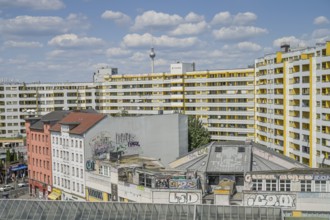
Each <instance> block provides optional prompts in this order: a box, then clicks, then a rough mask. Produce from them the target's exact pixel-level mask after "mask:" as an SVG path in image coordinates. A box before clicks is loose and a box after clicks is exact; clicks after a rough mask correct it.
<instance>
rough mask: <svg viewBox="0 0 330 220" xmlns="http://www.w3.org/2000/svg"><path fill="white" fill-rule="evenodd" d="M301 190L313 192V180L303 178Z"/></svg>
mask: <svg viewBox="0 0 330 220" xmlns="http://www.w3.org/2000/svg"><path fill="white" fill-rule="evenodd" d="M300 186H301V189H300V191H301V192H311V191H312V181H311V180H301V181H300Z"/></svg>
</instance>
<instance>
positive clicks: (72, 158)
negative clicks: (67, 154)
mask: <svg viewBox="0 0 330 220" xmlns="http://www.w3.org/2000/svg"><path fill="white" fill-rule="evenodd" d="M71 160H72V161H74V153H72V155H71Z"/></svg>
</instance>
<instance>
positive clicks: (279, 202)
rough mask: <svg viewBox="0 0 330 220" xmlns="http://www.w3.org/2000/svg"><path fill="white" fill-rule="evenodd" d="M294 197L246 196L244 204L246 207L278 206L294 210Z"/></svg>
mask: <svg viewBox="0 0 330 220" xmlns="http://www.w3.org/2000/svg"><path fill="white" fill-rule="evenodd" d="M295 202H296V195H260V194H252V195H250V194H249V195H247V199H246V203H247V205H248V206H276V207H277V206H279V207H290V208H294V207H295V206H296V205H295Z"/></svg>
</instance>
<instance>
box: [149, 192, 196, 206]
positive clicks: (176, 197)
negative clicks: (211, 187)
mask: <svg viewBox="0 0 330 220" xmlns="http://www.w3.org/2000/svg"><path fill="white" fill-rule="evenodd" d="M153 202H154V203H170V204H201V203H202V193H201V191H199V190H195V191H192V192H189V191H185V192H184V191H181V192H180V191H175V192H173V191H155V192H153Z"/></svg>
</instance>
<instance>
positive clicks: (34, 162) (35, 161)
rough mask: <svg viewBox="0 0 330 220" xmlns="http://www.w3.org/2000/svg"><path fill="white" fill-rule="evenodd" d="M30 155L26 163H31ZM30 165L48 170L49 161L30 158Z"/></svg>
mask: <svg viewBox="0 0 330 220" xmlns="http://www.w3.org/2000/svg"><path fill="white" fill-rule="evenodd" d="M30 159H31V158H30V157H29V158H28V164H31V161H30ZM32 165H33V166H36V167H40V168H44V169H47V170H49V169H50V168H49V161H46V160H41V159H35V158H32Z"/></svg>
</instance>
